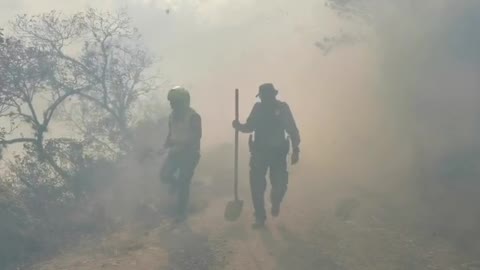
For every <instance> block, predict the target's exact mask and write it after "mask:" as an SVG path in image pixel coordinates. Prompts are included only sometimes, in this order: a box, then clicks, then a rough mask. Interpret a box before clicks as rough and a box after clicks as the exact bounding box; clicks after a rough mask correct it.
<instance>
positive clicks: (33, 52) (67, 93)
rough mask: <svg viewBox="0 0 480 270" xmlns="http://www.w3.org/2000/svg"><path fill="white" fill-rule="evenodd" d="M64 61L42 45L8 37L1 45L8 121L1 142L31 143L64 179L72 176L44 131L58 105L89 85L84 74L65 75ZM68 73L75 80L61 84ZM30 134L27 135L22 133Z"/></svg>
mask: <svg viewBox="0 0 480 270" xmlns="http://www.w3.org/2000/svg"><path fill="white" fill-rule="evenodd" d="M61 66H62V65H61V63H59V62H58V61H57V59H56V58H55V57H54V56H52V54H50V52H49V51H46V50H44V49H42V48H41V47H35V46H29V45H28V43H26V42H23V41H20V40H19V39H16V38H7V39H6V42H5V44H4V45H3V46H1V47H0V74H2V87H1V89H0V101H1V103H0V113H1V114H0V117H1V118H2V122H7V123H9V125H8V127H5V126H4V127H2V132H1V134H0V145H1V146H3V147H5V146H8V145H12V144H17V143H24V144H32V145H34V146H35V149H36V151H37V154H38V158H39V160H40V161H47V162H48V163H49V164H50V165H51V166H52V167H53V168H54V169H55V171H56V172H57V173H58V174H59V175H61V176H62V178H64V179H68V178H69V174H68V173H67V171H65V170H63V169H62V168H61V167H60V166H59V165H58V164H57V163H56V162H55V160H54V159H53V158H52V155H51V153H49V152H48V151H46V149H45V134H46V133H47V131H48V128H49V126H50V123H51V121H52V118H53V116H54V114H55V112H56V111H57V109H58V108H59V106H60V105H61V104H62V103H63V102H65V101H66V100H67V99H68V98H70V97H72V96H73V95H76V94H79V93H81V92H82V91H86V90H88V89H89V88H90V85H89V84H88V83H80V82H79V81H80V77H81V74H79V73H78V74H75V73H71V74H68V75H67V74H65V72H64V71H62V70H60V69H59V67H61ZM66 76H69V77H70V79H71V80H72V81H74V83H71V84H65V83H59V80H63V81H65V79H64V78H62V77H66ZM17 128H21V129H22V130H25V129H27V130H28V131H29V133H30V135H29V136H27V137H25V136H24V135H23V132H21V131H17Z"/></svg>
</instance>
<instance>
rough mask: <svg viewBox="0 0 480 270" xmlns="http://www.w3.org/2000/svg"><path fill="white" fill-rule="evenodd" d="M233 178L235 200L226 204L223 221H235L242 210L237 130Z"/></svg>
mask: <svg viewBox="0 0 480 270" xmlns="http://www.w3.org/2000/svg"><path fill="white" fill-rule="evenodd" d="M235 120H237V121H238V89H235ZM234 155H235V156H234V165H235V167H234V177H233V182H234V185H233V190H234V194H235V200H233V201H230V202H228V204H227V207H226V208H225V219H226V220H228V221H235V220H237V219H238V217H240V214H241V213H242V208H243V201H242V200H239V199H238V130H235V154H234Z"/></svg>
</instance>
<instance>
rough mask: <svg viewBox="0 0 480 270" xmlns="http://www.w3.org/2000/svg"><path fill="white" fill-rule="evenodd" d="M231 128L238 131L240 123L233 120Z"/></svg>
mask: <svg viewBox="0 0 480 270" xmlns="http://www.w3.org/2000/svg"><path fill="white" fill-rule="evenodd" d="M232 127H233V128H234V129H237V130H238V129H240V127H241V124H240V122H239V121H238V120H233V122H232Z"/></svg>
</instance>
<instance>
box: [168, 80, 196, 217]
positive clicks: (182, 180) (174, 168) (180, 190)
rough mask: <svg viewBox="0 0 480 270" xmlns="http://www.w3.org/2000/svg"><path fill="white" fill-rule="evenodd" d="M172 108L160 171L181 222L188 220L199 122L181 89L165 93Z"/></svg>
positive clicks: (176, 88)
mask: <svg viewBox="0 0 480 270" xmlns="http://www.w3.org/2000/svg"><path fill="white" fill-rule="evenodd" d="M168 100H169V102H170V106H171V108H172V112H171V114H170V117H169V123H168V127H169V130H168V135H167V139H166V141H165V145H164V146H165V148H166V149H168V154H167V158H166V159H165V163H164V164H163V167H162V170H161V179H162V182H164V183H167V184H169V185H170V190H171V192H174V193H175V195H176V197H177V202H176V209H175V211H174V213H175V219H176V220H177V221H178V222H181V221H184V220H185V219H186V217H187V212H188V203H189V197H190V183H191V180H192V177H193V175H194V172H195V168H196V167H197V164H198V162H199V160H200V141H201V137H202V119H201V117H200V115H199V114H198V113H197V112H196V111H195V110H194V109H192V108H191V107H190V94H189V93H188V91H187V90H186V89H185V88H183V87H178V86H177V87H174V88H172V89H171V90H170V91H169V92H168Z"/></svg>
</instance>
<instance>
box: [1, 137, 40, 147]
mask: <svg viewBox="0 0 480 270" xmlns="http://www.w3.org/2000/svg"><path fill="white" fill-rule="evenodd" d="M35 142H37V140H36V139H34V138H15V139H11V140H0V145H3V146H6V145H11V144H16V143H35Z"/></svg>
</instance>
